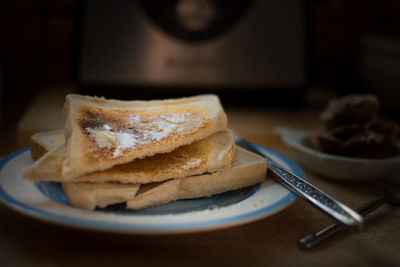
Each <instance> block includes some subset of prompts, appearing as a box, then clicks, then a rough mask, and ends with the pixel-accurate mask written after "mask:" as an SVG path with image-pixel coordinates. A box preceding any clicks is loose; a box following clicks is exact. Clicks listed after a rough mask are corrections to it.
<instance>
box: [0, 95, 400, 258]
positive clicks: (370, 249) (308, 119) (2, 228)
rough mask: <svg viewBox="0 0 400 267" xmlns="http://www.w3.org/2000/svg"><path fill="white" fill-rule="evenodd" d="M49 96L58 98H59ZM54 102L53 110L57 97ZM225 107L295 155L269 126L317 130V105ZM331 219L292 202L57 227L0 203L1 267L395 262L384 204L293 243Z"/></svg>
mask: <svg viewBox="0 0 400 267" xmlns="http://www.w3.org/2000/svg"><path fill="white" fill-rule="evenodd" d="M54 97H55V98H56V99H57V101H59V102H61V103H62V101H63V96H62V97H61V98H60V97H59V96H54ZM46 102H47V101H46ZM47 103H48V102H47ZM52 103H53V104H52V105H53V106H54V107H57V103H58V102H56V104H54V102H52ZM35 105H36V107H35V108H36V109H37V108H38V107H41V106H42V108H45V107H43V105H46V104H43V102H40V100H39V103H36V104H35ZM35 105H34V106H35ZM35 108H33V109H31V110H30V111H29V112H30V115H29V116H30V118H29V119H25V120H26V121H29V123H28V124H29V125H35V123H32V119H34V118H35V116H36V115H37V114H38V112H39V111H37V110H36V111H35ZM47 108H48V107H47ZM56 109H57V108H56ZM226 111H227V114H228V118H229V125H230V127H231V128H233V129H234V130H236V131H238V132H240V133H241V134H242V135H243V136H244V137H246V138H247V139H248V140H251V141H253V142H256V143H259V144H262V145H265V146H268V147H269V148H272V149H274V150H276V151H279V152H280V153H282V154H284V155H286V156H288V157H289V158H292V159H293V155H292V153H291V151H290V150H289V149H288V148H287V147H285V145H284V144H283V143H282V142H281V140H280V138H279V136H277V135H276V134H275V133H274V127H276V126H279V125H285V126H291V127H296V128H300V129H306V130H314V129H316V128H318V127H319V124H318V112H319V110H316V109H292V110H290V109H276V108H268V107H266V108H233V107H227V108H226ZM29 112H28V113H29ZM60 112H61V108H60V110H57V111H56V110H55V111H54V112H53V114H54V118H49V119H48V121H57V120H58V119H59V118H61V113H60ZM39 113H40V112H39ZM35 114H36V115H35ZM27 116H28V115H27ZM36 119H38V120H39V119H40V118H36ZM23 121H24V119H23V120H22V122H21V123H20V126H19V131H18V133H17V134H18V135H19V137H18V136H17V137H18V138H19V140H20V141H19V144H20V145H24V142H25V141H24V140H23V139H24V138H26V137H23V136H24V135H25V136H26V134H27V131H29V129H27V128H29V127H31V126H29V125H27V123H24V122H23ZM55 124H57V123H55ZM54 127H58V125H55V126H54ZM34 130H40V129H34ZM304 171H305V173H306V176H307V179H308V180H309V181H310V182H311V183H313V184H314V185H316V186H318V187H319V188H321V189H322V190H323V191H325V192H327V193H328V194H330V195H332V196H334V197H335V198H337V199H339V200H340V201H342V202H344V203H345V204H347V205H349V206H350V207H354V208H355V207H357V206H359V205H361V204H363V203H365V202H367V201H369V200H371V199H374V198H376V197H377V196H379V193H380V189H381V183H382V182H369V183H367V184H359V183H358V184H355V183H344V182H341V183H339V182H335V181H332V180H327V179H324V178H322V177H319V176H317V175H315V174H313V173H311V172H310V171H309V170H307V169H304ZM330 221H331V220H330V218H328V217H327V216H326V215H324V214H322V213H321V212H319V211H317V210H316V209H314V208H313V207H311V206H309V205H308V204H307V203H306V202H304V201H303V200H301V199H297V200H296V201H295V202H294V203H293V204H292V205H290V206H289V207H287V208H286V209H284V210H282V211H281V212H279V213H277V214H275V215H273V216H270V217H267V218H265V219H262V220H260V221H257V222H253V223H249V224H246V225H242V226H238V227H233V228H228V229H224V230H217V231H211V232H204V233H194V234H178V235H166V236H162V235H161V236H141V235H124V234H111V233H101V232H91V231H86V230H78V229H72V228H66V227H61V226H57V225H52V224H49V223H45V222H41V221H38V220H36V219H32V218H29V217H26V216H24V215H21V214H18V213H16V212H14V211H12V210H10V209H9V208H7V207H5V206H4V205H0V266H123V265H124V266H125V265H126V266H400V253H399V252H400V209H397V208H396V207H393V206H390V205H387V204H385V205H384V206H382V207H380V208H379V209H378V210H376V211H375V212H373V213H372V214H370V215H369V216H368V217H367V218H366V222H365V226H364V228H363V229H362V230H361V231H356V230H352V229H349V230H345V231H343V232H341V233H339V234H337V235H335V236H333V237H331V238H330V239H328V240H325V241H324V242H323V243H321V244H319V245H318V246H317V247H315V248H313V249H310V250H300V249H298V248H297V246H296V242H297V241H298V239H299V238H301V237H302V236H304V235H306V234H308V233H310V232H313V231H315V230H316V229H318V228H319V227H321V226H323V225H325V224H326V223H328V222H330Z"/></svg>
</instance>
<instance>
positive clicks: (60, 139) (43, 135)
mask: <svg viewBox="0 0 400 267" xmlns="http://www.w3.org/2000/svg"><path fill="white" fill-rule="evenodd" d="M64 144H65V138H64V130H55V131H50V132H40V133H36V134H34V135H32V136H31V139H30V143H29V146H30V151H31V156H32V158H33V159H34V160H37V159H39V158H40V157H41V156H43V155H44V154H45V153H46V152H47V151H49V150H51V149H54V148H56V147H59V146H63V145H64Z"/></svg>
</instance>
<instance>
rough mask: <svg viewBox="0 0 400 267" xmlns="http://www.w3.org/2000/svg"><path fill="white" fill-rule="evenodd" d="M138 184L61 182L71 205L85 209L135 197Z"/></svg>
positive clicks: (101, 206)
mask: <svg viewBox="0 0 400 267" xmlns="http://www.w3.org/2000/svg"><path fill="white" fill-rule="evenodd" d="M139 187H140V185H139V184H120V183H104V184H88V183H79V184H76V183H62V188H63V191H64V195H65V196H66V198H67V200H68V203H69V204H70V205H71V206H74V207H79V208H82V209H86V210H94V209H95V208H96V207H100V208H105V207H107V206H108V205H111V204H116V203H122V202H125V201H126V200H127V199H132V198H134V197H135V195H136V193H137V191H138V190H139Z"/></svg>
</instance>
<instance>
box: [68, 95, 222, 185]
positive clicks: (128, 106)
mask: <svg viewBox="0 0 400 267" xmlns="http://www.w3.org/2000/svg"><path fill="white" fill-rule="evenodd" d="M64 114H65V115H66V119H65V137H66V140H67V143H66V150H65V153H66V155H65V160H64V162H63V165H62V168H61V171H62V172H61V176H62V177H63V179H70V178H73V177H78V176H81V175H83V174H86V173H91V172H94V171H99V170H105V169H109V168H111V167H113V166H115V165H118V164H123V163H127V162H131V161H133V160H134V159H140V158H144V157H148V156H152V155H155V154H158V153H166V152H171V151H172V150H174V149H176V148H178V147H180V146H183V145H187V144H190V143H192V142H194V141H197V140H201V139H204V138H206V137H208V136H210V135H212V134H214V133H216V132H219V131H221V130H224V129H225V128H226V126H227V117H226V114H225V112H224V110H223V108H222V106H221V103H220V101H219V98H218V97H217V96H216V95H199V96H194V97H187V98H180V99H169V100H152V101H120V100H106V99H104V98H97V97H89V96H81V95H68V96H67V97H66V102H65V106H64Z"/></svg>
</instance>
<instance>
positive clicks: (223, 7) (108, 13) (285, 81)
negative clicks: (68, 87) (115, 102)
mask: <svg viewBox="0 0 400 267" xmlns="http://www.w3.org/2000/svg"><path fill="white" fill-rule="evenodd" d="M81 13H82V16H81V19H82V20H81V23H80V24H81V26H80V28H81V31H80V41H79V46H80V47H79V60H78V67H77V81H78V82H79V84H80V85H81V87H82V88H86V89H87V88H92V87H95V86H97V87H101V88H107V87H112V88H114V90H115V88H124V89H123V90H126V92H127V93H129V92H133V91H135V90H134V88H139V87H140V88H143V87H149V88H179V90H185V89H190V88H213V89H215V90H220V91H222V90H227V89H232V88H235V89H246V90H247V89H257V90H258V89H262V90H272V89H279V90H281V89H285V90H288V91H290V90H297V89H299V88H304V87H305V83H306V20H305V7H304V1H302V0H263V1H262V0H258V1H257V0H252V1H251V0H247V1H245V0H232V1H229V0H147V1H146V0H142V1H135V0H116V1H108V0H87V1H84V4H83V6H82V12H81Z"/></svg>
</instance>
